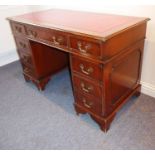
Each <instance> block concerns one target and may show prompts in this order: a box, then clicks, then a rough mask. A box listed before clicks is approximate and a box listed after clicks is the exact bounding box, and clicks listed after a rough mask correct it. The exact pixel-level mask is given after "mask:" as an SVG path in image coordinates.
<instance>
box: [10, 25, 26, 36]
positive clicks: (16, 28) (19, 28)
mask: <svg viewBox="0 0 155 155" xmlns="http://www.w3.org/2000/svg"><path fill="white" fill-rule="evenodd" d="M11 27H12V30H13V33H14V34H17V35H25V28H24V25H22V24H19V23H15V22H13V23H11Z"/></svg>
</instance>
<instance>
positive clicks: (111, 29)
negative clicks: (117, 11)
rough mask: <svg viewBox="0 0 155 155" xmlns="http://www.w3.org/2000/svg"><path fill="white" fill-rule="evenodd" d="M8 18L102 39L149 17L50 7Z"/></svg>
mask: <svg viewBox="0 0 155 155" xmlns="http://www.w3.org/2000/svg"><path fill="white" fill-rule="evenodd" d="M8 19H9V20H13V21H17V22H21V23H26V24H31V25H37V26H41V27H46V28H51V29H58V30H63V31H67V32H70V33H76V34H77V33H79V34H85V35H87V36H92V37H94V38H96V39H102V40H103V41H105V40H107V39H109V38H111V37H112V36H114V35H116V34H118V33H120V32H122V31H124V30H126V29H128V28H130V27H133V26H135V25H137V24H140V23H142V22H146V21H148V20H149V18H143V17H131V16H122V15H112V14H102V13H90V12H80V11H69V10H58V9H51V10H46V11H40V12H34V13H28V14H24V15H20V16H15V17H10V18H8Z"/></svg>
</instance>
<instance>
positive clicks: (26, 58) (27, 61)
mask: <svg viewBox="0 0 155 155" xmlns="http://www.w3.org/2000/svg"><path fill="white" fill-rule="evenodd" d="M18 53H19V55H20V60H21V62H22V63H23V64H25V65H26V66H28V67H31V68H33V62H32V56H31V55H30V54H25V53H23V52H22V51H20V50H18Z"/></svg>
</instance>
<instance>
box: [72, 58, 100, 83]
mask: <svg viewBox="0 0 155 155" xmlns="http://www.w3.org/2000/svg"><path fill="white" fill-rule="evenodd" d="M71 65H72V69H73V71H75V72H78V73H80V74H82V75H85V76H87V77H89V78H93V79H95V80H99V81H102V67H101V65H100V64H95V63H92V62H89V61H85V60H83V59H81V58H76V57H75V56H72V57H71Z"/></svg>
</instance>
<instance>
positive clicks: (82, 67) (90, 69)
mask: <svg viewBox="0 0 155 155" xmlns="http://www.w3.org/2000/svg"><path fill="white" fill-rule="evenodd" d="M80 69H81V72H82V73H84V74H86V75H90V74H91V73H92V72H93V71H94V70H93V68H92V67H89V68H88V69H86V70H85V67H84V65H83V64H80Z"/></svg>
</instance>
